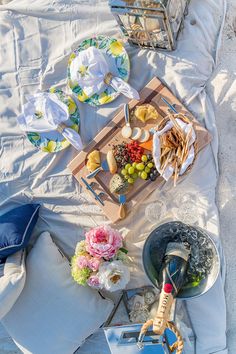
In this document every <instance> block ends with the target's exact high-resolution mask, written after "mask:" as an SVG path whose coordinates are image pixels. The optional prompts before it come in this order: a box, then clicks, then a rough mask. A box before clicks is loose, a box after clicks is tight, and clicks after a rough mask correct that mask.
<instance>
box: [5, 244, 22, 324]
mask: <svg viewBox="0 0 236 354" xmlns="http://www.w3.org/2000/svg"><path fill="white" fill-rule="evenodd" d="M1 272H2V274H1V276H0V320H1V319H2V318H3V317H4V316H5V315H6V313H7V312H8V311H10V309H11V308H12V306H13V305H14V303H15V302H16V300H17V299H18V297H19V295H20V293H21V292H22V289H23V288H24V285H25V278H26V273H25V251H19V252H16V253H14V254H13V255H11V256H9V257H8V258H7V259H6V262H5V263H4V264H2V269H1Z"/></svg>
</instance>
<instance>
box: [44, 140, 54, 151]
mask: <svg viewBox="0 0 236 354" xmlns="http://www.w3.org/2000/svg"><path fill="white" fill-rule="evenodd" d="M56 146H57V144H56V143H55V141H52V140H50V141H49V142H48V144H47V146H44V147H43V148H42V150H43V151H45V152H54V151H55V149H56Z"/></svg>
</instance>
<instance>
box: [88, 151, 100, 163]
mask: <svg viewBox="0 0 236 354" xmlns="http://www.w3.org/2000/svg"><path fill="white" fill-rule="evenodd" d="M88 160H89V161H91V162H94V163H98V164H100V163H101V159H100V153H99V151H98V150H94V151H92V152H91V153H90V154H89V155H88Z"/></svg>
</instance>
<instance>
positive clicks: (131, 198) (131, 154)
mask: <svg viewBox="0 0 236 354" xmlns="http://www.w3.org/2000/svg"><path fill="white" fill-rule="evenodd" d="M140 98H141V99H140V100H139V101H137V100H131V101H130V102H129V104H126V105H124V106H123V107H122V108H121V109H120V110H119V112H118V113H117V114H116V115H115V116H114V118H113V119H112V120H111V122H109V124H108V125H107V126H106V127H105V128H104V129H103V130H101V132H100V133H99V134H98V135H97V136H96V137H95V138H94V140H93V141H92V142H91V143H90V144H89V145H88V146H87V147H85V148H84V150H82V151H81V152H80V153H79V154H78V155H77V156H76V157H75V158H74V159H73V160H72V161H71V162H70V163H69V165H68V168H69V169H70V170H71V172H72V174H73V175H74V177H75V178H76V179H77V180H78V182H79V183H80V184H81V185H82V187H84V188H86V190H87V191H88V193H90V194H91V195H92V196H93V198H94V200H95V202H96V203H97V204H98V205H99V206H100V207H101V208H102V210H103V212H104V214H105V215H106V216H107V217H108V218H109V219H110V220H111V221H112V222H117V221H119V220H121V219H124V218H125V217H127V216H128V215H129V213H130V212H131V211H132V210H133V208H134V207H135V205H137V204H138V203H140V202H142V201H144V200H145V198H147V196H148V195H149V194H150V193H151V192H152V191H153V190H155V189H157V188H161V187H162V185H163V184H164V183H166V180H165V179H164V178H163V176H162V173H161V170H163V168H166V166H167V163H169V162H171V163H172V164H175V165H174V166H175V168H174V169H173V180H174V183H173V185H174V184H176V182H177V179H180V178H182V176H180V175H179V172H180V170H181V166H179V165H178V163H177V162H178V161H182V162H184V159H186V156H187V153H188V151H187V150H186V141H185V140H184V138H183V139H182V140H181V139H180V138H179V140H178V139H177V137H176V136H177V135H178V131H177V132H175V134H173V132H172V131H170V132H166V136H164V137H161V138H160V140H161V141H163V142H164V145H163V146H162V147H161V149H160V151H161V156H160V166H159V167H160V168H159V169H158V168H157V167H156V165H157V163H156V161H155V158H154V153H153V149H154V146H153V134H154V132H155V129H156V127H158V126H159V125H160V124H161V125H163V121H165V119H166V117H167V116H169V115H170V114H171V112H170V107H173V110H174V111H176V112H178V113H179V114H182V115H184V116H185V117H187V119H188V122H191V127H193V129H194V134H195V137H196V139H195V140H196V142H195V145H194V146H197V149H196V150H195V158H194V160H195V159H196V155H197V154H198V152H199V151H201V150H202V149H203V148H204V147H205V146H206V145H207V144H209V142H210V141H211V136H210V134H209V133H208V132H207V130H206V129H205V128H204V127H202V126H201V125H200V124H199V123H198V122H197V121H196V119H195V118H194V117H193V115H192V114H191V113H190V112H189V111H188V110H187V109H186V108H185V107H184V106H183V105H182V104H181V102H180V101H179V100H178V99H177V98H176V97H175V96H174V95H173V93H172V92H171V91H170V90H169V89H168V88H167V87H165V86H164V84H163V83H162V82H161V81H160V80H159V79H157V78H154V79H152V80H151V81H150V82H149V83H148V84H147V86H145V87H144V88H143V90H142V91H141V92H140ZM175 116H176V114H175ZM171 119H174V118H173V117H171ZM175 125H176V126H175V127H174V128H176V129H177V128H178V125H177V124H176V123H175ZM172 130H173V129H172ZM186 135H187V139H188V140H189V134H186ZM178 141H179V144H180V143H181V144H182V145H180V147H179V149H177V148H176V146H177V145H176V142H178ZM187 142H188V141H187ZM181 146H182V147H181ZM181 148H182V150H181ZM178 154H179V158H178V159H177V155H178ZM172 160H173V161H172ZM188 170H189V169H188ZM188 170H186V173H187V172H188ZM186 173H185V174H186Z"/></svg>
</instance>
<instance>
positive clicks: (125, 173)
mask: <svg viewBox="0 0 236 354" xmlns="http://www.w3.org/2000/svg"><path fill="white" fill-rule="evenodd" d="M121 174H122V175H123V176H126V175H127V174H128V172H127V170H126V169H125V168H123V170H122V171H121Z"/></svg>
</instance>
